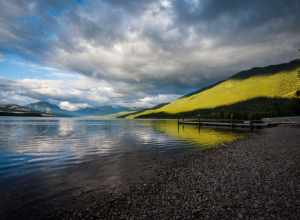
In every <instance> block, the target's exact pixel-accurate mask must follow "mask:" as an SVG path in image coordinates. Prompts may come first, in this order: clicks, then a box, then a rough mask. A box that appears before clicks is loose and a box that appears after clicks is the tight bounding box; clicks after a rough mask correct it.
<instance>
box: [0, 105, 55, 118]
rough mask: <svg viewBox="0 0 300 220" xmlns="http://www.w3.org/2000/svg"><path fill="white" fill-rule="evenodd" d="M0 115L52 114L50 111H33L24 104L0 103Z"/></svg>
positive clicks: (40, 115)
mask: <svg viewBox="0 0 300 220" xmlns="http://www.w3.org/2000/svg"><path fill="white" fill-rule="evenodd" d="M0 116H39V117H42V116H44V117H45V116H53V114H51V113H46V112H39V111H34V110H32V109H30V108H29V107H26V106H20V105H14V104H11V105H9V104H7V105H4V104H0Z"/></svg>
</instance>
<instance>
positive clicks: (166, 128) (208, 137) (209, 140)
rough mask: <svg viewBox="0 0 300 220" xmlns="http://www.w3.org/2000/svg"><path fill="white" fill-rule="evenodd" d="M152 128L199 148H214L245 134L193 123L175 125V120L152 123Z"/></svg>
mask: <svg viewBox="0 0 300 220" xmlns="http://www.w3.org/2000/svg"><path fill="white" fill-rule="evenodd" d="M154 128H155V129H157V130H158V131H160V132H163V133H165V134H167V135H169V136H171V137H175V138H177V139H180V140H187V141H191V142H193V143H196V144H199V146H200V147H201V149H210V148H214V147H216V146H217V145H220V144H226V143H231V142H233V141H236V140H238V139H241V138H243V137H245V134H242V133H234V132H231V131H228V130H216V129H210V128H204V127H200V129H199V128H198V126H193V125H185V126H183V125H180V126H178V125H177V122H176V121H161V122H157V123H155V124H154Z"/></svg>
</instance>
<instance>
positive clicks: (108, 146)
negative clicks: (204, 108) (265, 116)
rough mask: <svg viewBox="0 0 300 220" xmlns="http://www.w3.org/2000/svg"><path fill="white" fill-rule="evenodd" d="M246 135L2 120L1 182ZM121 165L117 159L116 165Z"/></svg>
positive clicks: (161, 124) (135, 124) (146, 124)
mask: <svg viewBox="0 0 300 220" xmlns="http://www.w3.org/2000/svg"><path fill="white" fill-rule="evenodd" d="M241 137H243V135H241V134H238V133H233V132H230V131H224V130H215V129H208V128H200V129H199V128H198V127H196V126H178V125H177V122H176V121H150V120H145V121H124V120H113V121H101V120H82V119H77V120H76V119H65V118H60V119H59V118H53V119H36V118H7V117H4V118H1V119H0V180H1V178H3V177H7V176H14V175H25V174H28V173H31V172H34V171H38V170H43V169H47V170H48V171H49V170H51V169H58V168H64V167H66V166H69V165H73V164H78V163H83V162H87V161H92V160H94V159H95V158H98V157H100V158H101V157H104V156H108V157H109V156H110V155H111V157H113V156H114V157H115V155H122V154H124V153H126V152H139V151H153V150H161V151H168V150H171V149H188V148H190V147H195V145H196V146H197V147H199V148H201V149H207V148H211V147H214V146H216V145H219V144H222V143H229V142H232V141H235V140H237V139H238V138H241ZM114 162H115V161H114Z"/></svg>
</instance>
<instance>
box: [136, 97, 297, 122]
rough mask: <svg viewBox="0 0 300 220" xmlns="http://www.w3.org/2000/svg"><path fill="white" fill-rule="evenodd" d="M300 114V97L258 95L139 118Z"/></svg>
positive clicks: (245, 116) (246, 117) (255, 116)
mask: <svg viewBox="0 0 300 220" xmlns="http://www.w3.org/2000/svg"><path fill="white" fill-rule="evenodd" d="M296 115H300V99H298V98H292V99H288V98H268V97H258V98H254V99H250V100H246V101H242V102H238V103H234V104H232V105H226V106H220V107H217V108H211V109H197V110H194V111H190V112H184V113H178V114H168V113H164V112H160V113H153V114H148V115H141V116H139V117H138V118H192V117H201V118H232V117H233V118H235V119H260V118H264V117H280V116H296Z"/></svg>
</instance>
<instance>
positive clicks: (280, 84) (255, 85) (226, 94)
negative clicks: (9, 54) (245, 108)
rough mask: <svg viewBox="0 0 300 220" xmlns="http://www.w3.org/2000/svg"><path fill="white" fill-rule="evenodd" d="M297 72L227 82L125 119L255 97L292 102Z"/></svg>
mask: <svg viewBox="0 0 300 220" xmlns="http://www.w3.org/2000/svg"><path fill="white" fill-rule="evenodd" d="M299 69H300V68H298V69H295V70H292V71H282V72H278V73H276V74H271V75H260V76H252V77H250V78H246V79H229V80H226V81H224V82H222V83H220V84H218V85H216V86H214V87H212V88H209V89H207V90H204V91H202V92H199V93H196V94H194V95H192V96H189V97H183V98H180V99H177V100H175V101H174V102H171V103H170V104H168V105H165V106H163V107H161V108H158V109H154V110H146V111H144V112H141V113H138V114H135V115H130V116H129V117H128V118H135V117H137V116H142V115H147V114H151V113H159V112H164V113H168V114H176V113H181V112H189V111H193V110H197V109H209V108H215V107H220V106H224V105H230V104H234V103H237V102H241V101H246V100H249V99H253V98H257V97H269V98H296V97H297V96H296V91H297V90H299V83H297V82H298V81H299V78H298V76H297V73H298V71H299Z"/></svg>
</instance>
